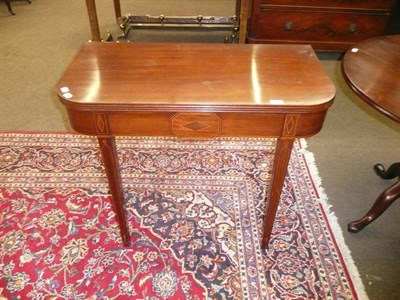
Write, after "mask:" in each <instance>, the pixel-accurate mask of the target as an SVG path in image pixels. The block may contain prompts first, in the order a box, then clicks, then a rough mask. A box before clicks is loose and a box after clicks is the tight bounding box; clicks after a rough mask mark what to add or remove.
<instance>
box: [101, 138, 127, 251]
mask: <svg viewBox="0 0 400 300" xmlns="http://www.w3.org/2000/svg"><path fill="white" fill-rule="evenodd" d="M97 139H98V141H99V144H100V150H101V155H102V157H103V162H104V167H105V170H106V174H107V178H108V184H109V187H110V191H111V197H112V204H113V208H114V212H115V213H116V216H117V221H118V224H119V228H120V231H121V237H122V242H123V244H124V246H125V247H129V246H130V244H131V240H130V235H129V227H128V224H127V220H126V215H125V209H124V194H123V190H122V184H121V175H120V171H119V163H118V156H117V148H116V145H115V138H114V137H98V138H97Z"/></svg>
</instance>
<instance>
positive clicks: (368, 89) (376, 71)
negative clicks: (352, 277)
mask: <svg viewBox="0 0 400 300" xmlns="http://www.w3.org/2000/svg"><path fill="white" fill-rule="evenodd" d="M342 73H343V76H344V79H345V80H346V82H347V84H348V85H349V86H350V88H351V89H352V90H353V91H354V92H355V93H356V94H357V95H358V96H359V97H360V98H361V99H362V100H363V101H365V102H366V103H368V104H369V105H371V106H372V107H373V108H375V109H376V110H377V111H379V112H381V113H382V114H383V115H385V116H386V117H388V118H390V119H392V120H394V121H395V122H397V123H400V35H388V36H381V37H375V38H371V39H368V40H365V41H362V42H360V43H359V44H357V45H355V46H354V47H353V48H351V49H349V50H348V51H347V52H346V53H345V55H344V57H343V61H342ZM399 153H400V149H399ZM374 170H375V172H376V173H377V175H378V176H380V177H381V178H383V179H393V178H396V177H398V179H399V180H397V181H396V182H395V183H394V184H393V185H391V186H390V187H388V188H387V189H386V190H385V191H383V192H382V193H381V194H380V195H379V196H378V198H377V199H376V201H375V203H374V204H373V205H372V207H371V209H370V210H369V211H368V212H367V214H366V215H365V216H364V217H362V218H361V219H359V220H356V221H353V222H350V223H349V225H348V228H347V229H348V231H350V232H358V231H360V230H361V229H363V228H364V227H365V226H367V225H368V224H370V223H371V222H373V221H374V220H375V219H377V218H378V217H379V216H380V215H381V214H382V213H383V212H384V211H385V210H386V209H387V208H388V207H389V206H390V205H391V204H392V203H393V202H394V201H395V200H396V199H398V198H399V197H400V162H396V163H394V164H392V165H391V166H390V167H389V168H388V169H387V170H386V169H385V168H384V166H383V165H381V164H376V165H375V166H374Z"/></svg>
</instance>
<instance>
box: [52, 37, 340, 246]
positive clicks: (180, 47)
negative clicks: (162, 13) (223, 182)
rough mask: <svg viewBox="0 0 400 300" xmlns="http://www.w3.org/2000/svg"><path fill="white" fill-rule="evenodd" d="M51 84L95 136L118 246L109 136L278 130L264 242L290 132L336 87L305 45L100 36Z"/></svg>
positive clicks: (117, 189) (119, 211) (322, 108)
mask: <svg viewBox="0 0 400 300" xmlns="http://www.w3.org/2000/svg"><path fill="white" fill-rule="evenodd" d="M56 90H57V93H58V96H59V99H60V100H61V102H62V103H63V104H64V106H65V108H66V110H67V112H68V116H69V120H70V123H71V125H72V127H73V128H74V129H75V130H76V131H77V132H79V133H82V134H87V135H95V136H97V138H98V141H99V144H100V149H101V154H102V158H103V160H104V165H105V170H106V173H107V178H108V182H109V187H110V191H111V196H112V203H113V208H114V211H115V213H116V216H117V220H118V223H119V227H120V231H121V236H122V241H123V244H124V246H129V245H130V234H129V231H128V226H127V223H126V217H125V208H124V204H123V203H124V201H123V190H122V186H121V179H120V173H119V165H118V159H117V147H116V144H115V136H126V135H132V136H170V137H178V138H182V139H192V140H196V139H212V138H214V137H275V138H277V146H276V151H275V158H274V163H273V174H272V182H271V187H270V189H269V191H268V196H267V199H266V200H265V201H266V203H268V205H266V209H265V216H264V228H263V230H264V232H263V237H262V247H263V248H266V247H267V246H268V242H269V239H270V235H271V231H272V228H273V223H274V219H275V214H276V211H277V208H278V204H279V199H280V195H281V191H282V186H283V182H284V178H285V175H286V168H287V166H288V162H289V158H290V154H291V149H292V145H293V142H294V140H295V138H298V137H306V136H311V135H314V134H316V133H317V132H318V131H320V129H321V128H322V125H323V123H324V119H325V115H326V113H327V110H328V108H329V107H330V106H331V104H332V103H333V99H334V97H335V92H336V91H335V87H334V86H333V84H332V82H331V80H330V79H329V78H328V76H327V75H326V73H325V71H324V69H323V68H322V65H321V64H320V62H319V60H318V58H317V56H316V55H315V52H314V51H313V49H312V48H311V46H308V45H249V44H240V45H238V44H166V43H164V44H161V43H101V42H92V43H86V44H84V45H83V47H82V48H81V50H80V51H79V53H78V54H77V56H76V57H75V59H74V60H73V61H72V63H71V64H70V66H69V67H68V68H67V70H66V71H65V73H64V75H63V76H62V78H61V80H60V81H59V82H58V84H57V85H56ZM261 217H262V216H260V218H261Z"/></svg>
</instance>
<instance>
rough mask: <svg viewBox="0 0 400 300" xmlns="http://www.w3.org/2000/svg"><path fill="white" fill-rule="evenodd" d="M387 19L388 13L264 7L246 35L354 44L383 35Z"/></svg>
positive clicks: (290, 40) (260, 38) (280, 40)
mask: <svg viewBox="0 0 400 300" xmlns="http://www.w3.org/2000/svg"><path fill="white" fill-rule="evenodd" d="M387 19H388V15H387V14H365V13H346V14H343V13H338V12H329V11H326V12H318V11H289V10H287V11H286V10H268V9H267V10H261V11H260V12H259V15H258V18H257V20H256V22H254V23H253V24H252V26H251V30H250V32H249V36H248V37H249V40H250V42H268V41H269V40H273V41H274V42H296V41H297V42H302V43H306V44H307V43H309V44H312V42H328V43H335V42H336V43H356V42H358V41H361V40H363V39H366V38H369V37H372V36H376V35H380V34H382V32H383V31H384V28H385V26H386V22H387ZM257 40H258V41H257Z"/></svg>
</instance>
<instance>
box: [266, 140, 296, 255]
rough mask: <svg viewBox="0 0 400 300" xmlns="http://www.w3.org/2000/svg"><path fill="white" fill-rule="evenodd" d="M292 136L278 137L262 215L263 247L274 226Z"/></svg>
mask: <svg viewBox="0 0 400 300" xmlns="http://www.w3.org/2000/svg"><path fill="white" fill-rule="evenodd" d="M293 142H294V138H292V137H290V138H288V137H283V138H280V139H278V141H277V145H276V151H275V158H274V166H273V170H272V174H273V175H272V176H273V177H272V184H271V187H270V191H269V201H268V206H267V207H266V211H265V217H264V233H263V237H262V245H261V247H262V248H263V249H266V248H267V247H268V243H269V239H270V237H271V233H272V228H273V226H274V221H275V215H276V211H277V209H278V204H279V200H280V197H281V192H282V188H283V183H284V181H285V176H286V173H287V167H288V164H289V160H290V154H291V152H292V147H293Z"/></svg>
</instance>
